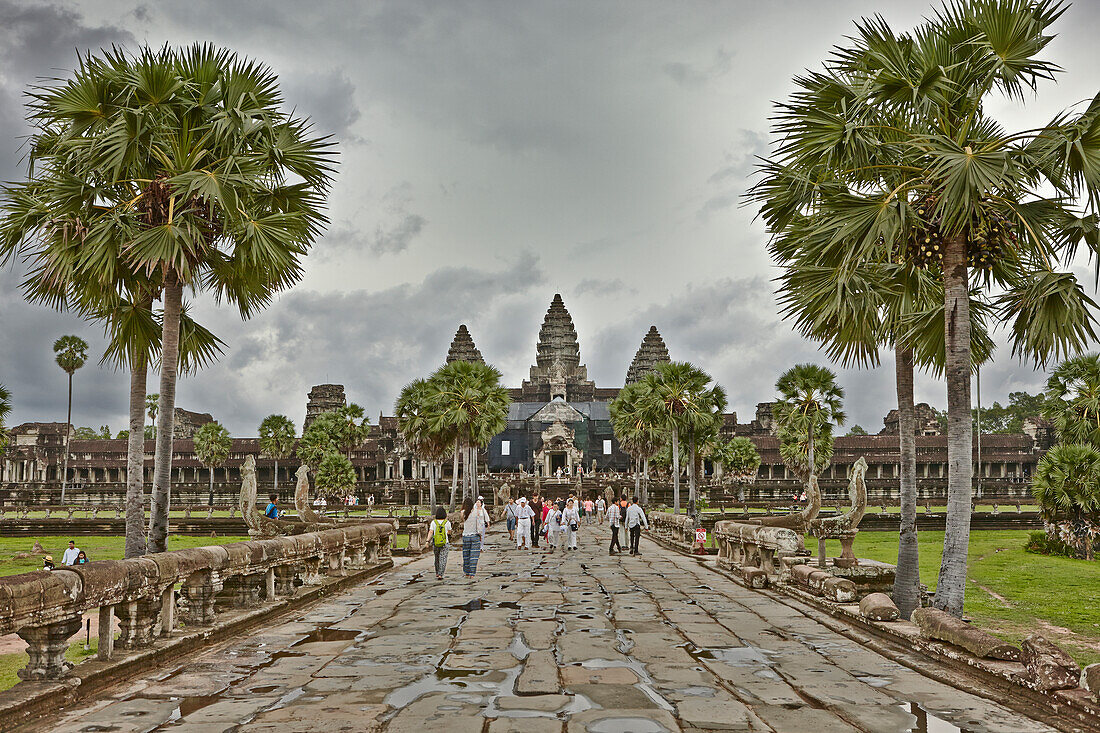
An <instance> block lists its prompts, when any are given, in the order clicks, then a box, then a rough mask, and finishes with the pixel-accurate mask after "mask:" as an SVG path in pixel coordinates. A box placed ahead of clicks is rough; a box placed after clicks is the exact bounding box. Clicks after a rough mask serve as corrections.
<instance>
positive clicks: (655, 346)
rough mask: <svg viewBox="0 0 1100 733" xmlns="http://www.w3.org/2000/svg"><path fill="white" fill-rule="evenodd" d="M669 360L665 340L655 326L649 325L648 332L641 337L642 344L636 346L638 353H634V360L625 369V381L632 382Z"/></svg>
mask: <svg viewBox="0 0 1100 733" xmlns="http://www.w3.org/2000/svg"><path fill="white" fill-rule="evenodd" d="M666 361H671V359H669V357H668V347H666V346H665V340H664V339H663V338H661V334H660V333H659V332H658V331H657V327H656V326H650V327H649V333H647V334H646V335H645V338H644V339H642V345H641V346H639V347H638V353H636V354H635V355H634V361H632V362H630V368H629V369H627V370H626V383H627V384H632V383H634V382H637V381H639V380H640V379H641V378H642V377H644V376H645V375H646V374H647V373H648V372H651V371H653V368H654V367H655V366H657V365H658V364H660V363H661V362H666Z"/></svg>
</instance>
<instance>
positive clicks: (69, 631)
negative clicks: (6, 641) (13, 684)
mask: <svg viewBox="0 0 1100 733" xmlns="http://www.w3.org/2000/svg"><path fill="white" fill-rule="evenodd" d="M81 625H82V620H81V617H80V616H79V615H77V616H73V617H72V618H67V619H65V620H64V621H58V622H57V623H53V624H47V625H45V626H26V627H23V628H22V629H19V631H17V632H16V633H17V634H18V635H19V638H20V639H22V640H23V641H25V642H27V656H28V657H30V659H29V660H28V661H27V666H26V667H24V668H23V669H21V670H19V671H18V672H16V674H17V675H19V679H21V680H25V681H29V680H56V679H60V678H61V677H63V676H64V675H65V673H67V672H68V671H69V670H70V669H72V666H73V665H71V664H70V663H69V662H66V661H65V652H66V651H67V650H68V648H69V637H70V636H72V635H73V634H75V633H76V632H78V631H80V627H81Z"/></svg>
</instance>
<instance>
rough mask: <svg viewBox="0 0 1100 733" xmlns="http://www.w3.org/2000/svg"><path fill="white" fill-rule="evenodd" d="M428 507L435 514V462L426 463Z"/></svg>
mask: <svg viewBox="0 0 1100 733" xmlns="http://www.w3.org/2000/svg"><path fill="white" fill-rule="evenodd" d="M428 506H429V507H430V511H431V512H432V514H435V461H428Z"/></svg>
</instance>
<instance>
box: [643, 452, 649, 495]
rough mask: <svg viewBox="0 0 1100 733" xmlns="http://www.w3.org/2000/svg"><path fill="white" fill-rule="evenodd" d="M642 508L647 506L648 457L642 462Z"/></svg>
mask: <svg viewBox="0 0 1100 733" xmlns="http://www.w3.org/2000/svg"><path fill="white" fill-rule="evenodd" d="M641 503H642V506H646V505H647V504H649V456H646V458H645V460H644V461H642V497H641Z"/></svg>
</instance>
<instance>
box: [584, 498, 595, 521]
mask: <svg viewBox="0 0 1100 733" xmlns="http://www.w3.org/2000/svg"><path fill="white" fill-rule="evenodd" d="M584 516H585V521H586V522H587V523H588V524H592V523H593V522H595V521H596V503H595V502H594V501H592V500H591V499H585V500H584Z"/></svg>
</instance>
